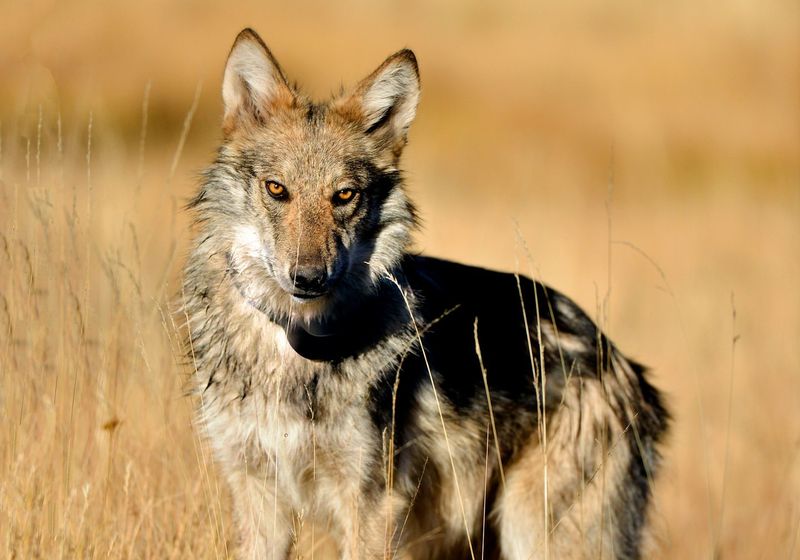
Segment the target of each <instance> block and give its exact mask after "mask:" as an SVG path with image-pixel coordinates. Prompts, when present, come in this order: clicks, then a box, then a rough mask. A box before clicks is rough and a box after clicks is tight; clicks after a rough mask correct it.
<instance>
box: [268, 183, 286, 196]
mask: <svg viewBox="0 0 800 560" xmlns="http://www.w3.org/2000/svg"><path fill="white" fill-rule="evenodd" d="M265 185H266V187H267V192H268V193H269V195H270V196H271V197H272V198H284V197H285V196H286V187H284V186H283V185H281V184H280V183H276V182H275V181H267V182H266V183H265Z"/></svg>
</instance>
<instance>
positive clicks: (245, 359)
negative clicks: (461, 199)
mask: <svg viewBox="0 0 800 560" xmlns="http://www.w3.org/2000/svg"><path fill="white" fill-rule="evenodd" d="M418 99H419V76H418V71H417V64H416V60H415V58H414V55H413V54H412V53H411V52H410V51H400V52H399V53H397V54H395V55H393V56H391V57H389V58H388V59H387V60H386V61H385V62H384V63H383V64H382V65H381V66H380V67H379V68H378V69H377V70H376V71H375V72H373V73H372V74H371V75H370V76H368V77H367V78H365V79H364V80H363V81H362V82H361V83H360V84H358V85H357V86H356V87H355V88H354V89H353V90H352V92H350V93H342V94H340V95H338V96H336V97H334V98H333V99H331V100H329V101H327V102H325V103H314V102H312V101H310V100H308V99H307V98H305V97H304V96H303V95H302V94H301V93H299V91H298V90H297V88H295V87H294V86H291V85H289V83H288V82H287V81H286V78H285V76H284V73H283V71H282V70H281V69H280V67H279V66H278V64H277V62H276V61H275V59H274V57H273V56H272V54H271V53H270V51H269V50H268V49H267V48H266V46H265V45H264V44H263V42H262V41H261V40H260V38H259V37H258V36H257V35H256V34H255V33H254V32H253V31H251V30H245V31H243V32H242V33H241V34H240V35H239V37H238V38H237V40H236V42H235V44H234V46H233V49H232V51H231V54H230V55H229V59H228V63H227V66H226V70H225V76H224V83H223V101H224V104H225V115H224V120H223V131H224V134H225V140H224V142H223V144H222V146H221V147H220V149H219V153H218V155H217V158H216V160H215V162H214V163H213V164H212V165H211V167H209V169H208V171H207V172H206V173H205V176H204V180H203V183H202V186H201V188H200V190H199V192H198V194H197V196H196V197H195V198H194V199H193V201H192V202H191V204H190V207H191V210H192V212H193V213H194V216H195V232H194V243H193V245H192V248H191V252H190V255H189V258H188V261H187V264H186V268H185V280H184V289H183V296H184V297H183V299H184V305H183V311H184V314H185V316H186V317H187V331H188V337H187V354H188V355H189V357H190V359H191V362H192V364H193V366H194V367H195V370H196V371H195V376H194V380H195V388H196V393H197V395H198V397H199V402H200V408H199V411H198V418H199V425H200V426H201V428H202V430H203V432H204V434H205V436H206V437H207V439H208V441H209V444H210V445H211V447H212V449H213V452H214V456H215V458H216V462H217V464H218V466H219V468H220V471H221V473H222V474H223V476H224V477H225V478H226V480H227V482H228V485H229V488H230V491H231V495H232V498H233V503H234V515H235V520H236V525H237V535H238V549H237V554H238V557H239V558H248V559H249V558H288V557H289V555H290V548H291V542H292V540H293V534H294V533H293V528H294V527H296V526H297V520H298V519H299V518H302V519H303V520H304V521H310V522H313V523H315V524H317V525H319V526H321V527H327V528H328V529H329V532H330V533H331V534H332V536H333V537H334V540H335V542H336V543H337V545H338V548H339V552H340V555H341V557H342V558H351V559H352V558H392V557H394V555H395V554H398V555H399V556H400V555H407V556H409V557H413V558H438V559H450V558H465V557H475V558H477V557H485V558H504V559H522V558H545V557H546V556H549V557H551V558H600V557H602V558H618V559H623V558H631V559H632V558H639V557H640V556H641V554H642V547H643V543H644V541H645V531H644V527H645V522H646V515H647V505H648V502H649V497H650V494H651V484H652V483H653V477H654V475H655V473H656V470H657V466H658V457H659V455H658V452H657V449H656V446H657V443H658V442H659V440H660V439H661V438H662V436H663V433H664V432H665V429H666V425H667V421H668V419H667V413H666V411H665V409H664V407H663V405H662V403H661V398H660V396H659V394H658V392H657V391H656V389H655V388H653V387H652V386H651V385H650V384H649V383H648V382H647V380H646V378H645V372H644V369H643V368H642V367H641V366H638V365H637V364H635V363H633V362H631V361H629V360H627V359H626V358H625V357H624V356H623V355H622V354H621V353H620V352H619V351H618V350H617V349H616V347H615V346H614V345H613V344H612V343H611V342H610V341H608V340H607V339H606V338H605V336H604V335H603V334H602V333H601V332H600V331H599V330H598V329H597V328H596V327H595V325H594V324H593V323H592V322H591V320H589V318H588V317H587V316H586V315H585V314H584V313H583V312H582V311H581V310H580V309H579V308H578V307H577V306H576V305H575V304H574V303H573V302H572V301H570V300H569V299H567V298H566V297H564V296H562V295H561V294H559V293H558V292H556V291H555V290H552V289H551V288H548V287H546V286H543V285H542V284H539V283H535V282H532V281H531V280H528V279H526V278H518V277H515V276H514V275H510V274H503V273H498V272H492V271H487V270H483V269H478V268H474V267H467V266H463V265H458V264H456V263H451V262H447V261H441V260H437V259H430V258H425V257H420V256H414V255H411V254H409V252H408V246H409V242H410V239H411V234H412V232H413V230H414V228H415V225H416V218H415V212H414V208H413V206H412V205H411V203H410V202H409V200H408V198H407V195H406V193H405V190H404V187H403V182H402V177H401V174H400V171H399V167H398V166H399V159H400V156H401V153H402V149H403V147H404V146H405V143H406V138H407V131H408V127H409V125H410V124H411V121H412V120H413V118H414V113H415V110H416V106H417V102H418ZM269 181H275V182H277V183H279V184H280V185H282V186H283V187H284V188H285V193H284V192H283V191H282V190H281V189H277V191H276V192H278V194H279V195H280V196H277V197H276V196H274V195H275V193H273V194H270V193H269V192H268V191H267V189H266V186H267V184H268V182H269ZM341 189H353V191H354V195H353V196H352V197H345V198H347V200H346V201H344V203H341V202H342V201H337V200H336V198H335V197H336V192H337V191H339V190H341ZM284 194H285V196H284ZM300 266H304V267H306V268H307V269H309V270H313V271H315V272H316V273H318V276H319V278H321V280H319V286H321V287H320V288H319V292H320V293H318V294H317V293H314V294H313V295H314V296H315V297H307V296H308V294H302V293H299V292H298V289H299V288H298V282H297V272H296V271H297V270H299V269H298V267H300Z"/></svg>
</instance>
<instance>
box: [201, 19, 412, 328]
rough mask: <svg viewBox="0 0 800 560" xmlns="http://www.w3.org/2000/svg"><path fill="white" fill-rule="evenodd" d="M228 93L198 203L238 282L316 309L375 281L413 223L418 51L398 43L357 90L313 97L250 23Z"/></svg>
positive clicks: (306, 310)
mask: <svg viewBox="0 0 800 560" xmlns="http://www.w3.org/2000/svg"><path fill="white" fill-rule="evenodd" d="M222 97H223V101H224V105H225V113H224V121H223V132H224V135H225V141H224V143H223V145H222V147H221V148H220V151H219V155H218V158H217V160H216V162H215V163H214V165H213V166H212V167H211V168H210V169H209V170H208V171H207V173H206V180H205V182H204V185H203V188H202V189H201V192H200V193H199V195H198V196H197V198H196V199H195V201H194V203H193V205H194V207H195V208H196V209H197V212H198V218H199V221H200V222H201V223H204V224H205V227H207V228H210V231H209V232H208V233H209V237H213V238H214V244H215V245H216V250H217V251H220V250H222V251H224V252H225V254H226V259H227V266H228V269H229V272H230V273H231V274H232V275H233V276H234V277H235V281H236V282H237V284H238V286H239V289H240V291H242V293H243V294H244V295H245V296H246V297H247V298H248V299H250V300H251V301H252V302H255V303H257V304H258V305H264V306H266V307H269V308H270V309H271V310H273V311H275V312H278V313H281V314H282V315H286V314H288V312H289V310H290V309H291V310H293V312H294V313H299V314H300V315H301V316H306V317H312V316H319V315H324V314H325V313H326V312H327V311H328V310H330V309H331V308H332V307H334V304H335V303H336V302H337V301H340V300H341V299H342V298H345V297H352V294H356V293H359V291H364V290H369V289H371V288H372V287H373V286H374V285H375V283H376V281H378V279H379V278H380V277H381V276H382V275H384V274H385V273H386V272H387V271H390V270H391V269H392V268H393V266H394V265H395V264H396V263H397V262H398V261H399V259H400V258H401V257H402V255H403V253H404V252H405V250H406V248H407V245H408V243H409V237H410V233H411V230H412V229H413V227H414V225H415V215H414V209H413V207H412V205H411V203H410V202H409V201H408V199H407V198H406V194H405V192H404V190H403V188H402V185H401V177H400V172H399V170H398V162H399V158H400V154H401V152H402V150H403V147H404V146H405V144H406V135H407V131H408V127H409V125H410V124H411V121H412V120H413V118H414V114H415V112H416V107H417V101H418V99H419V73H418V69H417V63H416V59H415V58H414V54H413V53H412V52H411V51H409V50H403V51H400V52H398V53H396V54H394V55H392V56H390V57H389V58H387V59H386V61H384V63H383V64H381V65H380V66H379V67H378V69H377V70H375V71H374V72H373V73H372V74H370V75H369V76H368V77H367V78H365V79H364V80H363V81H361V83H359V84H358V85H357V86H356V87H355V89H354V90H353V91H351V92H350V93H346V94H340V95H338V96H336V97H334V98H333V99H331V100H329V101H327V102H325V103H314V102H312V101H310V100H309V99H307V98H305V97H303V96H302V95H301V94H300V93H299V92H298V91H297V89H296V88H295V87H294V86H292V85H290V84H289V82H287V80H286V77H285V75H284V73H283V71H282V70H281V68H280V66H279V65H278V63H277V61H276V60H275V58H274V57H273V55H272V53H271V52H270V50H269V49H268V48H267V47H266V45H265V44H264V43H263V42H262V40H261V39H260V37H259V36H258V35H257V34H256V33H255V32H254V31H252V30H250V29H245V30H244V31H242V32H241V33H240V34H239V36H238V37H237V38H236V41H235V43H234V45H233V48H232V49H231V52H230V55H229V57H228V61H227V64H226V67H225V74H224V79H223V86H222ZM220 244H222V246H220ZM347 294H350V295H347Z"/></svg>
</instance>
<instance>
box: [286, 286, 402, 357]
mask: <svg viewBox="0 0 800 560" xmlns="http://www.w3.org/2000/svg"><path fill="white" fill-rule="evenodd" d="M338 305H339V306H340V307H339V308H338V309H334V310H332V311H333V312H332V313H330V314H329V315H327V316H326V317H325V318H320V319H312V320H307V319H303V318H300V317H295V318H293V320H291V321H289V323H288V325H282V326H283V327H284V329H285V330H286V336H287V338H288V339H289V343H290V344H291V346H292V348H294V350H295V351H296V352H297V353H298V354H300V355H301V356H303V357H304V358H307V359H309V360H315V361H326V362H339V361H341V360H343V359H346V358H349V357H352V356H357V355H358V354H360V353H362V352H363V351H364V350H366V349H367V348H370V347H373V346H375V344H377V343H379V342H380V341H381V340H383V339H385V338H387V337H389V336H392V335H393V334H395V333H397V332H399V331H402V330H405V329H406V328H407V327H408V326H410V325H411V314H410V313H409V310H408V308H407V307H406V304H405V300H404V299H403V297H402V295H401V294H400V292H399V291H398V289H397V287H396V286H394V285H391V284H388V283H387V284H386V285H384V286H381V287H379V289H378V290H376V292H374V293H372V294H369V295H365V296H364V297H363V299H361V298H360V299H359V300H358V301H348V302H341V303H339V304H338Z"/></svg>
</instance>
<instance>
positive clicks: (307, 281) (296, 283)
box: [289, 264, 330, 299]
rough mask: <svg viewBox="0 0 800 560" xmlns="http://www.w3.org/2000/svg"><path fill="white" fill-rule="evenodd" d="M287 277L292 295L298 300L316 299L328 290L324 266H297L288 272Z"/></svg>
mask: <svg viewBox="0 0 800 560" xmlns="http://www.w3.org/2000/svg"><path fill="white" fill-rule="evenodd" d="M289 277H290V278H291V280H292V285H293V291H292V295H293V296H295V297H298V298H300V299H312V298H316V297H319V296H322V295H325V294H326V293H327V292H328V290H329V289H330V277H329V276H328V271H327V270H326V269H325V267H324V266H315V265H304V264H298V265H296V266H294V267H292V268H291V269H290V270H289Z"/></svg>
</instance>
